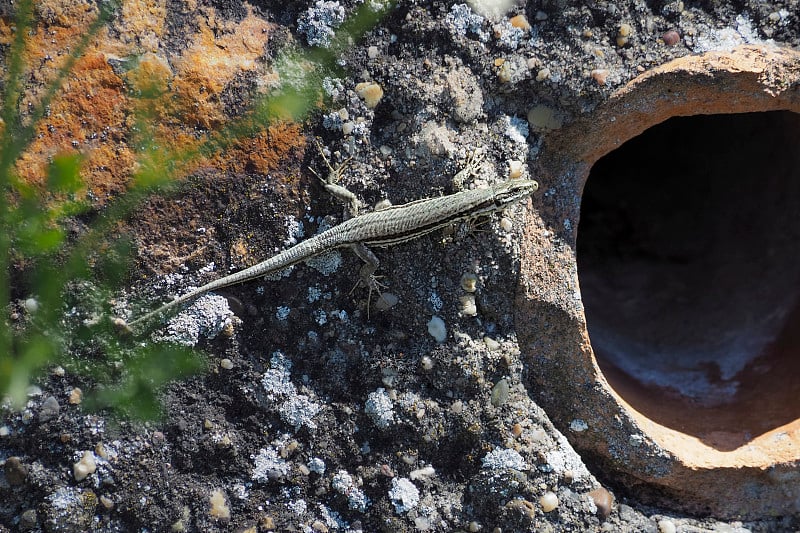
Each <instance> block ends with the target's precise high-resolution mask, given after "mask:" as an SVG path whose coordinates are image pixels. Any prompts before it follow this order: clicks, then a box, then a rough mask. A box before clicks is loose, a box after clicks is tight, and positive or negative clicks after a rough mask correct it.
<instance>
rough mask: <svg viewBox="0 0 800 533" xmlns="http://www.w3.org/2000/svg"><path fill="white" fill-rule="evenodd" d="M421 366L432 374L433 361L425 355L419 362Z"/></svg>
mask: <svg viewBox="0 0 800 533" xmlns="http://www.w3.org/2000/svg"><path fill="white" fill-rule="evenodd" d="M419 366H420V368H421V369H422V370H424V371H425V372H430V371H431V370H433V359H432V358H431V357H430V356H428V355H423V356H422V359H420V360H419Z"/></svg>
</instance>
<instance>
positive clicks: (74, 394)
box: [68, 387, 83, 405]
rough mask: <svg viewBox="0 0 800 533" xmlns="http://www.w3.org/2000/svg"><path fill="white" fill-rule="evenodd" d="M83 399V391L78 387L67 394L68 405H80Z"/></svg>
mask: <svg viewBox="0 0 800 533" xmlns="http://www.w3.org/2000/svg"><path fill="white" fill-rule="evenodd" d="M82 399H83V391H82V390H81V389H79V388H78V387H75V388H74V389H72V390H71V391H70V392H69V400H68V401H69V403H70V405H78V404H80V403H81V400H82Z"/></svg>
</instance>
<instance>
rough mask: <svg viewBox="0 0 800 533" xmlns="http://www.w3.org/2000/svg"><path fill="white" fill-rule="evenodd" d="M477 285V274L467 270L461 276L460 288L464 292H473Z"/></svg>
mask: <svg viewBox="0 0 800 533" xmlns="http://www.w3.org/2000/svg"><path fill="white" fill-rule="evenodd" d="M477 287H478V276H476V275H475V274H473V273H472V272H467V273H466V274H464V275H463V276H461V288H462V289H464V291H465V292H475V291H476V290H477Z"/></svg>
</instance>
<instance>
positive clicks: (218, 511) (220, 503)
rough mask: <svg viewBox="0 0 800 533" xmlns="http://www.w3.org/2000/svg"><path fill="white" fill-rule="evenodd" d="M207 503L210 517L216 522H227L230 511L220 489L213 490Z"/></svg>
mask: <svg viewBox="0 0 800 533" xmlns="http://www.w3.org/2000/svg"><path fill="white" fill-rule="evenodd" d="M208 501H209V504H210V505H211V509H210V510H209V511H208V514H210V515H211V516H212V517H214V518H216V519H217V520H227V519H229V518H230V517H231V509H230V507H228V502H226V501H225V493H224V492H222V489H214V491H213V492H212V493H211V497H210V498H209V499H208Z"/></svg>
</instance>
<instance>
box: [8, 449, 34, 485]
mask: <svg viewBox="0 0 800 533" xmlns="http://www.w3.org/2000/svg"><path fill="white" fill-rule="evenodd" d="M3 473H4V474H5V476H6V481H8V484H9V485H12V486H15V485H22V484H23V483H25V478H26V477H28V467H26V466H25V465H24V464H22V460H21V459H20V458H19V457H16V456H12V457H9V458H8V459H6V462H5V464H4V465H3Z"/></svg>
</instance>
